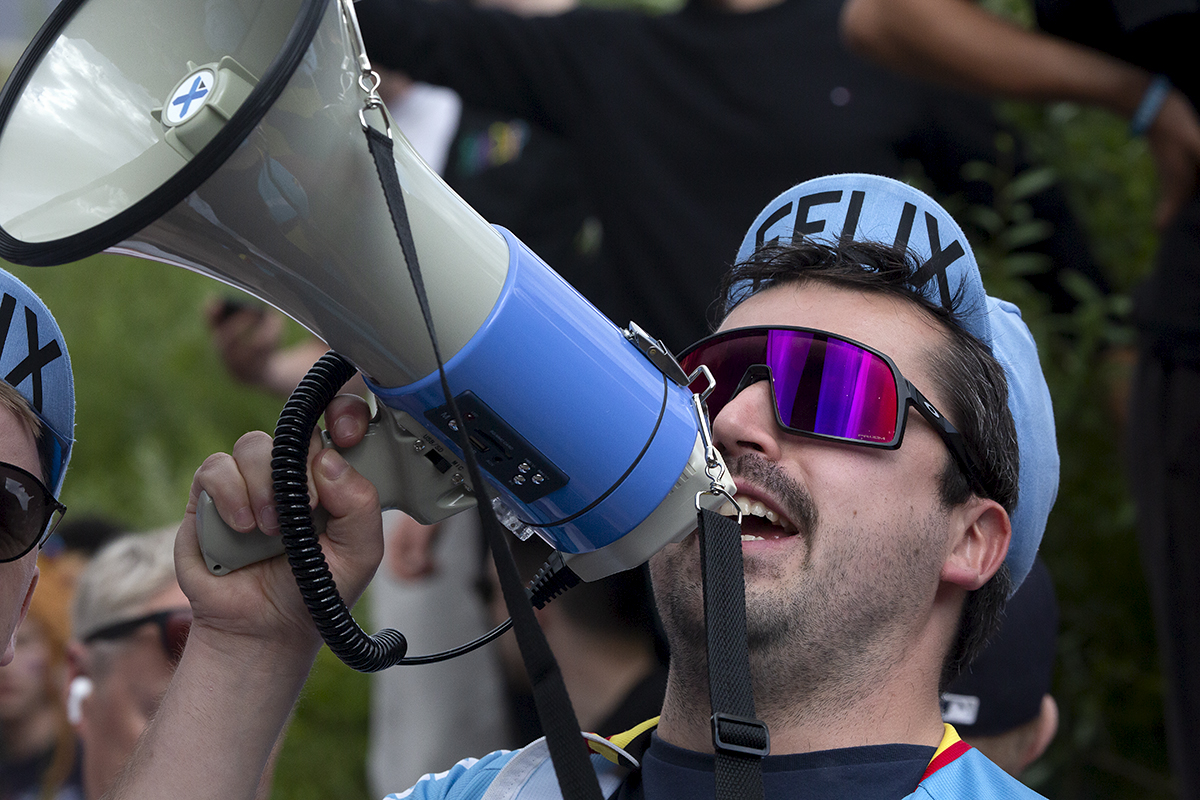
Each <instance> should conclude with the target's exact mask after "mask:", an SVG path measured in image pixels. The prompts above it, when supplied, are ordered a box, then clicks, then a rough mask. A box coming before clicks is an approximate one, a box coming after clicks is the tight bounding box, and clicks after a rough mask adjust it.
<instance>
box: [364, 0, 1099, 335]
mask: <svg viewBox="0 0 1200 800" xmlns="http://www.w3.org/2000/svg"><path fill="white" fill-rule="evenodd" d="M841 5H842V0H689V2H687V3H685V4H684V5H683V7H682V8H681V9H680V10H678V11H675V12H672V13H667V14H661V15H655V14H647V13H643V12H639V11H635V10H630V9H613V8H578V9H574V10H572V11H569V12H566V13H563V14H559V15H555V16H547V17H522V16H519V15H517V14H512V13H508V12H506V11H505V10H503V9H491V8H488V9H481V8H475V7H469V6H465V5H463V4H460V3H446V2H427V1H426V0H362V1H361V2H359V3H357V4H356V6H355V8H356V10H357V14H358V16H359V20H360V22H361V24H362V30H363V35H364V38H365V41H366V44H367V50H368V54H369V55H370V58H371V60H372V62H373V63H374V64H378V65H383V66H386V67H389V68H393V69H400V70H404V71H406V72H408V73H409V74H411V75H412V76H413V77H415V78H418V79H420V80H424V81H427V82H429V83H433V84H438V85H444V86H449V87H450V88H452V89H454V90H455V91H457V92H458V93H459V94H460V95H461V96H462V98H463V101H464V102H465V103H477V104H479V105H481V106H485V107H488V108H495V109H502V110H503V111H504V112H506V113H509V114H514V115H517V116H519V117H521V118H524V119H527V120H530V121H531V122H533V123H535V124H537V125H540V126H542V127H545V128H546V129H548V130H550V131H551V132H552V133H555V134H558V135H559V136H561V137H562V138H563V139H564V140H565V141H567V142H568V143H569V145H570V146H571V148H572V149H573V150H574V152H575V154H576V156H577V158H578V162H579V165H580V169H581V181H582V186H583V191H584V192H585V193H586V194H587V196H588V197H589V198H590V200H591V202H592V203H593V204H594V206H595V209H596V215H597V217H598V219H599V221H600V223H601V224H602V226H603V239H602V243H601V251H602V255H603V271H602V272H589V273H585V274H576V273H574V272H572V271H571V270H570V269H569V268H568V267H567V266H564V265H561V264H558V263H556V262H555V261H554V260H550V258H549V256H548V255H547V254H545V253H542V252H541V251H540V250H538V248H537V247H536V246H535V245H534V243H533V242H527V244H530V246H531V247H532V249H533V250H534V252H538V253H539V254H542V255H544V256H545V257H546V258H547V260H548V263H549V264H550V266H552V267H554V268H555V269H556V270H558V271H559V272H560V273H561V274H562V275H563V277H564V278H566V279H567V280H568V281H569V282H571V283H572V284H573V285H575V286H576V288H578V289H579V290H580V291H581V292H582V293H583V294H584V295H585V296H586V297H588V299H590V300H592V302H593V303H595V304H596V305H597V307H599V308H600V310H601V311H603V312H604V313H605V314H607V315H608V316H609V317H610V318H612V319H613V320H614V321H616V322H617V323H618V324H620V325H624V324H625V323H626V322H628V321H629V320H633V321H635V322H637V323H638V324H639V325H640V326H641V327H642V328H643V329H645V330H646V331H647V332H649V333H650V334H651V335H653V336H654V337H656V338H660V339H662V340H663V341H664V342H665V343H666V344H667V345H668V346H669V347H671V348H672V349H679V348H681V347H683V346H685V345H687V344H689V343H691V342H692V341H695V340H696V339H699V338H701V337H703V336H704V335H705V333H706V332H707V330H708V326H707V325H706V324H705V323H706V321H712V320H711V319H709V317H710V313H711V311H712V309H711V306H712V302H713V298H714V297H715V294H716V287H717V284H718V282H719V278H720V276H721V275H722V274H723V272H724V271H725V269H726V268H727V266H728V256H727V254H729V253H732V252H734V251H735V250H736V247H737V244H738V242H739V241H740V239H741V234H742V231H741V228H740V221H741V220H743V219H746V218H748V217H750V216H751V215H752V214H753V213H754V212H755V211H756V210H757V209H758V208H759V205H760V203H761V201H762V198H763V197H772V196H774V195H776V194H778V193H779V192H781V191H783V190H784V189H786V188H787V187H788V186H791V185H792V184H794V183H796V182H798V181H802V180H805V179H807V178H813V177H816V176H819V175H826V174H832V173H838V172H870V173H875V174H882V175H889V176H892V177H897V178H901V177H906V172H907V171H908V170H909V168H910V164H911V163H912V162H914V161H915V162H918V163H919V164H920V167H921V169H922V170H923V172H924V177H925V178H926V179H927V180H928V182H930V183H931V184H932V186H933V189H934V191H935V192H936V193H937V194H938V195H940V196H941V197H943V198H948V197H950V196H952V195H955V194H957V193H960V192H961V193H962V194H963V195H964V196H965V197H966V199H967V201H968V202H970V203H973V204H983V205H987V206H990V205H991V200H992V198H991V193H990V189H989V188H988V187H987V186H985V185H983V184H981V182H978V181H967V180H966V179H965V178H964V177H963V174H962V168H963V166H964V165H965V164H968V163H970V162H972V161H982V162H986V163H989V164H995V163H997V159H998V158H999V155H998V153H997V148H996V134H997V131H998V125H997V122H996V120H995V118H994V116H993V115H992V112H991V109H990V106H989V104H988V103H986V102H984V101H981V100H979V99H977V98H968V97H965V96H962V95H960V94H957V93H953V92H949V91H945V90H942V89H940V88H938V87H932V86H929V85H927V84H922V83H920V82H917V81H912V80H908V79H906V78H904V77H902V76H898V75H896V74H895V73H893V72H891V71H889V70H886V69H883V68H880V67H878V66H876V65H874V64H872V63H870V62H868V61H867V60H865V59H862V58H859V57H857V56H855V55H854V54H853V53H850V52H849V51H848V50H847V49H846V48H845V46H844V45H843V44H842V43H841V40H840V38H839V36H838V18H839V12H840V9H841ZM464 196H465V195H464ZM467 199H468V201H470V198H467ZM1029 204H1030V206H1031V207H1032V209H1033V211H1034V213H1035V215H1036V216H1037V217H1039V218H1041V219H1046V220H1049V221H1051V223H1052V224H1053V226H1054V234H1053V236H1052V237H1051V238H1050V239H1048V240H1047V241H1045V242H1040V243H1038V244H1036V245H1035V246H1033V247H1030V248H1028V250H1027V251H1026V252H1038V253H1042V254H1044V255H1047V256H1049V257H1050V259H1051V260H1052V266H1053V269H1054V270H1056V271H1057V270H1065V269H1074V270H1075V271H1077V272H1080V273H1082V274H1085V275H1087V276H1088V277H1089V278H1091V279H1092V281H1093V282H1094V283H1096V284H1097V285H1102V283H1103V277H1102V276H1101V274H1100V273H1099V270H1098V269H1097V268H1096V266H1095V264H1094V263H1093V262H1092V260H1091V258H1090V255H1089V253H1088V247H1087V243H1086V241H1085V240H1084V239H1083V237H1082V233H1081V231H1080V229H1079V228H1078V224H1077V222H1076V221H1075V220H1074V219H1073V218H1072V217H1071V215H1070V214H1069V212H1068V211H1067V210H1066V208H1065V204H1064V203H1063V199H1062V196H1061V193H1060V192H1058V191H1057V190H1056V189H1052V190H1047V191H1046V192H1042V193H1040V194H1039V195H1037V196H1035V197H1032V198H1030V199H1029ZM485 215H486V214H485ZM514 232H515V233H517V235H518V236H520V235H521V232H520V231H519V230H514ZM802 232H803V231H798V233H802ZM1034 277H1035V278H1037V279H1039V280H1038V281H1036V285H1035V288H1038V289H1039V290H1040V291H1044V292H1046V293H1047V294H1050V295H1051V298H1052V303H1053V304H1054V305H1055V306H1061V305H1064V304H1066V305H1069V304H1070V303H1071V302H1072V301H1071V297H1070V295H1069V293H1067V292H1066V291H1065V289H1063V288H1062V287H1061V286H1060V284H1059V282H1058V280H1057V277H1058V276H1057V274H1056V273H1049V274H1046V275H1039V276H1034ZM1041 279H1044V280H1041ZM1030 283H1031V284H1032V283H1035V280H1034V279H1032V278H1031V280H1030Z"/></svg>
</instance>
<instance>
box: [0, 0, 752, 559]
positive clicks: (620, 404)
mask: <svg viewBox="0 0 1200 800" xmlns="http://www.w3.org/2000/svg"><path fill="white" fill-rule="evenodd" d="M364 64H366V65H367V68H366V69H364V66H363V65H364ZM368 70H369V62H368V61H367V60H366V55H365V53H364V52H363V50H362V44H361V37H360V36H359V35H358V29H357V22H356V21H355V19H354V11H353V5H352V3H351V2H350V0H208V1H207V2H203V3H199V2H195V1H194V0H155V2H154V3H153V4H152V6H151V5H149V4H147V3H143V2H136V0H64V2H63V3H62V4H61V5H60V6H58V8H57V9H56V10H55V11H54V12H53V14H52V16H51V17H50V19H49V20H48V21H47V22H46V24H45V25H44V26H43V28H42V29H41V31H40V32H39V33H38V34H37V36H36V38H35V39H34V41H33V43H32V44H31V45H30V47H29V48H28V50H27V51H26V52H25V54H24V55H23V57H22V58H21V60H20V61H19V63H18V64H17V66H16V68H15V70H14V72H13V74H12V76H11V78H10V80H9V82H8V84H7V85H6V86H5V87H4V90H3V92H2V93H0V256H3V257H4V258H6V259H8V260H11V261H13V262H16V263H19V264H26V265H32V266H44V265H52V264H60V263H65V262H69V261H74V260H77V259H79V258H83V257H85V256H88V255H91V254H94V253H96V252H99V251H101V250H110V251H112V252H117V253H124V254H129V255H133V256H138V257H141V258H146V259H150V260H155V261H161V262H165V263H168V264H174V265H176V266H180V267H184V268H186V269H190V270H194V271H196V272H200V273H203V274H205V275H208V276H210V277H213V278H215V279H217V280H219V281H222V282H224V283H227V284H230V285H232V286H235V287H237V288H239V289H242V290H244V291H246V292H248V293H249V294H251V295H254V296H256V297H258V298H260V299H262V300H264V301H265V302H267V303H270V304H271V305H273V306H275V307H276V308H278V309H280V310H281V311H283V312H284V313H285V314H287V315H288V316H290V317H292V318H293V319H295V320H297V321H298V322H299V323H300V324H302V325H303V326H304V327H306V328H308V329H309V330H310V331H312V332H313V333H314V334H316V335H317V336H319V337H321V338H322V339H323V340H325V341H326V342H327V343H329V345H330V347H331V348H332V349H333V350H335V351H337V352H338V353H340V354H342V355H343V356H345V357H346V358H347V359H348V360H349V361H350V362H351V363H352V364H353V365H354V366H355V367H357V368H358V369H359V370H360V371H361V372H362V373H363V375H364V376H365V377H366V378H367V381H368V385H369V386H370V387H371V389H372V391H373V392H374V393H375V394H376V396H377V397H378V399H379V401H380V407H381V409H382V411H381V414H382V417H383V419H382V421H381V422H380V423H379V424H378V426H377V427H378V429H379V430H380V431H385V430H386V431H387V434H386V436H383V435H382V434H381V440H386V442H387V444H386V445H385V446H384V449H386V450H388V451H389V452H390V453H391V454H392V455H391V456H390V457H388V458H386V459H384V460H385V461H387V462H388V463H387V466H385V467H383V468H379V469H378V470H377V471H378V472H379V473H380V474H377V475H371V477H372V479H373V480H375V482H376V484H377V486H379V485H380V484H381V483H390V484H391V487H390V488H388V489H385V488H384V487H383V486H380V490H381V496H383V497H385V498H387V497H390V498H392V501H391V502H389V504H390V505H395V506H397V507H400V508H402V509H403V510H405V511H408V512H409V513H411V514H413V516H415V517H417V518H418V519H419V520H420V521H423V522H435V521H437V520H438V519H441V518H444V517H445V516H448V515H449V514H451V513H455V512H457V511H459V510H462V509H463V508H465V507H467V506H469V505H471V504H472V503H473V498H478V497H483V496H485V494H486V495H487V496H488V497H489V498H491V499H492V500H493V502H494V504H495V506H496V507H497V509H498V510H499V511H500V516H501V519H502V520H504V521H505V524H506V525H508V527H509V528H510V529H512V530H514V532H517V533H518V534H519V535H526V534H529V533H530V532H536V533H537V534H538V535H540V536H541V537H542V538H543V539H545V540H546V541H547V542H548V543H549V544H550V545H551V546H552V547H553V548H554V549H555V550H558V551H559V552H561V553H563V554H564V556H565V557H566V558H567V561H568V564H569V566H570V567H571V568H572V570H573V571H574V572H575V573H576V574H577V575H578V576H579V577H581V578H583V579H584V580H594V579H596V578H599V577H603V576H604V575H607V574H611V573H612V572H616V571H618V570H621V569H627V568H630V567H633V566H636V565H637V564H640V563H641V562H643V561H645V560H646V559H647V558H648V557H649V556H650V555H652V554H653V553H654V552H656V551H657V550H658V549H660V548H661V547H662V546H663V545H664V544H666V543H668V542H671V541H677V540H679V539H681V538H683V537H684V536H685V535H686V534H687V533H689V532H690V531H691V530H693V529H694V527H695V520H696V516H695V514H696V510H697V508H698V507H699V506H701V505H703V506H704V507H707V508H715V507H716V506H718V505H719V504H721V503H722V502H723V498H722V495H721V493H720V492H716V493H714V492H711V491H708V490H710V489H713V488H714V487H719V488H720V489H721V490H722V491H723V492H725V493H726V494H729V493H732V492H733V491H734V487H733V484H732V482H731V481H730V480H729V479H728V477H727V473H726V471H725V469H724V465H723V464H720V458H719V456H718V455H717V454H716V451H715V449H714V448H713V447H712V444H711V441H710V440H709V439H708V436H707V420H706V419H705V415H704V412H703V408H702V404H701V403H700V402H699V400H698V398H697V396H696V395H695V394H694V393H693V392H692V391H691V389H690V388H689V386H688V384H689V383H690V382H691V379H692V378H694V377H696V376H685V375H682V370H680V369H679V367H678V364H677V363H675V362H674V359H673V358H672V357H671V356H670V354H669V353H668V352H667V351H666V349H665V348H664V347H662V346H661V344H660V343H659V342H658V341H657V340H655V339H654V338H653V337H650V336H648V335H646V334H644V333H643V332H641V331H640V330H638V329H637V328H636V326H634V325H631V326H630V327H629V328H627V329H620V328H618V327H617V326H616V325H614V324H613V323H612V322H611V321H609V320H608V319H607V318H606V317H604V316H603V315H602V314H601V313H600V312H599V311H597V310H596V309H595V307H594V306H592V305H591V304H590V303H589V302H588V301H587V300H586V299H585V298H583V297H582V296H581V295H580V294H578V293H577V292H576V291H575V290H574V289H572V288H571V287H570V286H569V285H568V284H567V283H566V282H565V281H564V280H563V279H562V278H560V277H559V276H558V275H557V274H556V273H554V271H553V270H552V269H550V267H548V266H547V265H546V264H545V263H544V262H543V261H542V260H541V259H540V258H538V257H537V256H536V255H534V254H533V253H532V252H531V251H530V250H529V249H528V248H527V247H525V246H524V245H523V244H522V243H521V242H520V241H518V240H517V239H516V238H515V237H514V236H513V235H512V234H511V233H510V232H508V231H506V230H503V229H500V228H496V227H493V226H491V225H489V224H488V223H487V221H486V220H484V219H483V218H482V217H480V216H479V215H478V214H477V213H476V212H475V211H474V210H473V209H471V208H470V207H469V206H468V205H467V204H466V203H465V202H463V201H462V200H461V199H460V198H459V197H458V196H457V195H455V194H454V192H453V191H452V190H451V189H449V187H447V186H446V184H445V183H443V182H442V181H441V179H440V178H439V177H438V176H437V175H436V174H435V173H433V172H432V171H431V170H430V169H429V168H428V167H427V166H426V165H425V164H424V162H422V161H421V159H420V158H419V157H418V156H417V155H416V154H415V153H414V152H413V151H412V149H411V148H410V147H409V146H408V145H407V143H406V142H405V141H404V139H403V135H402V134H401V133H400V131H399V130H396V129H394V128H392V127H390V123H386V126H385V127H387V129H388V130H387V132H388V135H389V136H391V137H392V138H393V140H394V141H395V142H396V147H395V151H394V152H395V157H394V161H395V164H394V166H395V171H396V174H397V175H398V177H399V182H400V185H401V188H402V190H403V198H404V202H405V205H406V207H407V212H408V220H409V223H410V226H411V235H412V240H413V244H414V246H415V248H416V252H417V253H418V254H419V260H420V267H421V271H422V273H423V275H424V282H425V289H426V293H427V295H428V301H429V303H428V306H429V311H430V315H431V317H432V319H433V322H434V325H435V327H436V331H437V335H438V339H439V342H440V352H441V354H442V356H443V358H444V362H445V370H446V375H447V379H448V383H449V386H450V387H451V390H452V393H453V396H454V397H455V398H456V399H457V401H458V403H459V405H460V406H461V407H462V409H463V415H464V419H466V426H467V430H465V431H462V430H455V428H457V427H459V426H458V425H457V424H456V423H455V422H454V419H453V418H452V417H451V416H450V415H449V414H448V413H447V410H446V406H447V399H446V397H444V396H443V393H442V390H441V385H440V381H439V376H438V363H437V359H436V358H435V355H434V351H433V349H432V347H431V344H430V340H429V337H428V335H427V333H426V330H425V325H424V321H423V315H422V310H421V307H420V304H419V302H418V298H417V296H416V295H415V293H414V289H413V285H412V282H411V281H410V278H409V274H408V271H407V270H406V261H405V258H404V256H403V253H402V251H401V248H400V246H399V245H398V244H397V237H396V233H395V230H394V228H393V223H392V219H391V218H390V216H389V213H388V209H387V205H386V203H385V199H384V196H383V191H382V190H381V188H380V183H379V179H378V176H377V175H376V171H375V164H374V163H373V162H372V160H371V158H370V157H369V155H368V152H367V148H366V146H365V144H364V139H363V129H364V127H367V126H369V125H371V124H372V123H371V122H369V121H368V119H367V118H366V117H365V116H364V109H367V110H369V109H370V107H371V106H370V103H367V104H366V105H364V98H365V97H369V96H370V95H371V94H372V93H373V91H374V87H373V86H371V85H369V83H368V82H366V80H367V79H366V78H365V76H366V75H368V74H369V72H368ZM384 117H385V119H386V115H384ZM464 442H465V444H464ZM465 447H471V448H472V449H473V450H474V452H475V455H476V456H477V458H478V460H479V462H480V464H481V466H482V467H483V469H484V472H485V480H486V482H487V483H488V484H489V486H488V487H487V488H485V487H479V486H471V485H470V482H469V480H467V478H466V475H465V472H464V470H463V469H462V463H463V458H464V455H465V452H464V448H465Z"/></svg>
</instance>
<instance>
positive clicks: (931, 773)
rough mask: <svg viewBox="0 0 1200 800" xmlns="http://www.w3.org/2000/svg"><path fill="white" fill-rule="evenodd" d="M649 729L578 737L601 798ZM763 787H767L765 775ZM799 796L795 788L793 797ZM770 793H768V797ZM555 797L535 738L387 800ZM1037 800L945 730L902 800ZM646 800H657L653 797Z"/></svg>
mask: <svg viewBox="0 0 1200 800" xmlns="http://www.w3.org/2000/svg"><path fill="white" fill-rule="evenodd" d="M649 727H652V726H649ZM649 727H648V726H646V725H643V726H639V727H638V728H635V729H634V731H632V732H630V734H622V735H621V736H614V737H613V738H612V740H605V739H602V738H600V737H598V736H595V735H594V734H584V736H585V737H586V738H587V739H588V743H589V745H590V746H591V748H592V750H593V753H592V756H591V759H592V765H593V767H594V768H595V770H596V775H597V778H598V779H599V781H600V788H601V792H602V794H603V795H604V796H605V797H611V796H613V794H614V793H615V792H616V791H617V789H618V788H619V787H620V785H621V783H622V781H624V780H625V779H626V777H627V776H628V775H629V774H630V772H631V770H632V769H636V768H637V766H638V760H637V759H636V758H635V757H634V756H633V755H632V754H631V753H629V752H628V751H627V750H625V749H624V747H625V746H627V745H628V743H629V741H630V739H632V738H633V737H632V735H631V734H635V733H640V734H645V733H646V732H647V731H648V730H649ZM855 749H856V750H857V749H858V748H855ZM768 758H770V757H768ZM781 758H786V756H785V757H781ZM784 774H785V775H786V773H784ZM777 777H778V775H777ZM764 784H767V778H766V774H764ZM909 785H910V786H911V785H912V784H909ZM803 791H804V790H803V788H801V786H797V792H796V794H800V793H802V792H803ZM771 794H772V792H771V791H769V790H768V795H771ZM788 794H792V792H788ZM680 796H681V797H688V798H691V797H692V796H694V793H693V792H692V791H690V790H682V794H681V795H680ZM560 797H561V795H560V793H559V788H558V782H557V779H556V777H555V774H554V768H553V766H552V764H551V762H550V756H549V750H548V749H547V747H546V742H545V739H539V740H538V741H536V742H533V743H532V744H530V745H529V746H528V747H525V748H522V749H520V750H516V751H499V752H495V753H492V754H490V755H488V756H486V757H484V758H482V759H467V760H464V761H460V762H459V763H458V764H456V765H454V767H452V768H451V769H449V770H447V771H446V772H442V773H438V774H436V775H426V776H425V777H423V778H421V780H420V781H418V782H417V784H416V785H415V786H413V787H412V788H411V789H409V790H408V791H406V792H401V793H400V794H396V795H390V796H389V800H410V799H411V800H559V798H560ZM1039 797H1040V795H1038V794H1037V793H1036V792H1034V791H1032V790H1031V789H1029V788H1028V787H1026V786H1025V785H1024V784H1022V783H1021V782H1020V781H1018V780H1016V779H1015V778H1013V777H1012V776H1010V775H1009V774H1008V773H1006V772H1004V771H1003V770H1002V769H1000V768H999V767H997V766H996V765H995V764H993V763H992V762H991V761H989V760H988V759H987V758H986V757H985V756H984V755H983V754H982V753H980V752H979V751H978V750H975V749H974V748H972V747H971V746H970V745H968V744H967V743H966V742H963V741H962V740H961V739H960V738H959V737H958V734H957V733H956V732H955V730H954V728H953V727H952V726H950V725H946V728H945V734H944V735H943V738H942V741H941V743H940V744H939V746H938V747H937V749H936V750H935V752H934V755H933V758H932V759H930V761H929V763H928V765H927V766H926V768H925V771H924V774H923V775H922V776H921V778H920V780H919V781H918V782H917V784H916V786H915V788H914V789H913V790H912V791H911V792H909V793H908V794H907V795H904V800H908V798H913V799H914V800H951V799H952V798H971V800H1035V799H1036V798H1039ZM648 800H662V799H661V798H659V797H657V796H656V797H651V798H648ZM897 800H900V798H897Z"/></svg>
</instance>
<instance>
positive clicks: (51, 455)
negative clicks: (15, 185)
mask: <svg viewBox="0 0 1200 800" xmlns="http://www.w3.org/2000/svg"><path fill="white" fill-rule="evenodd" d="M0 379H3V380H4V382H5V383H7V384H8V385H9V386H12V387H13V388H14V389H16V390H17V391H18V392H19V393H20V394H21V396H22V397H24V398H25V400H26V401H27V402H28V403H29V407H30V408H31V409H33V413H34V414H36V415H37V417H38V419H39V420H40V421H41V423H42V436H41V438H40V439H39V440H38V451H39V453H40V454H41V456H42V460H43V463H45V464H47V465H49V470H50V474H49V475H48V476H47V484H48V485H49V488H50V491H51V492H52V493H53V494H54V496H55V497H58V493H59V490H60V489H62V481H63V476H64V475H65V474H66V471H67V462H68V461H69V460H70V459H71V445H72V444H74V442H75V438H74V437H75V380H74V378H73V377H72V374H71V358H70V356H68V355H67V343H66V341H64V339H63V335H62V331H60V330H59V329H58V323H57V322H55V321H54V316H53V315H52V314H51V313H50V309H48V308H46V304H45V303H43V302H42V301H41V298H39V297H38V296H37V295H36V294H34V293H33V291H32V290H30V288H29V287H28V286H26V285H25V284H23V283H21V281H19V280H17V278H15V277H14V276H13V275H11V274H9V273H8V272H5V271H4V270H2V269H0Z"/></svg>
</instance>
